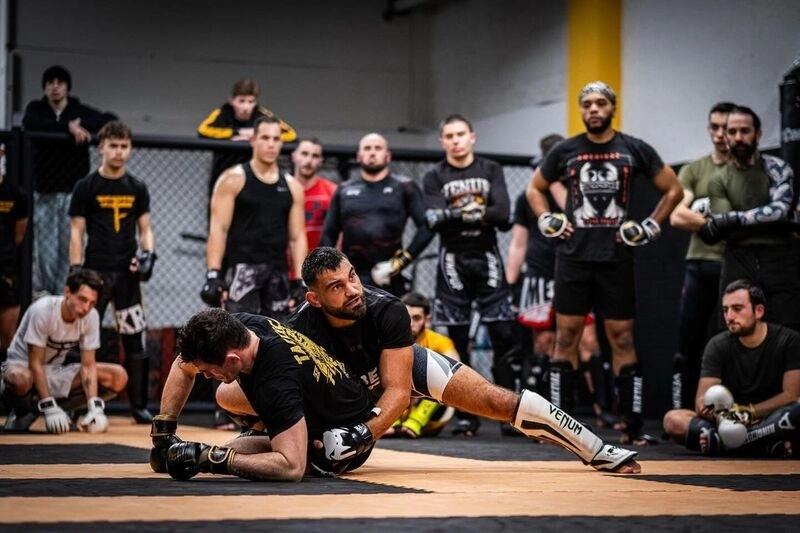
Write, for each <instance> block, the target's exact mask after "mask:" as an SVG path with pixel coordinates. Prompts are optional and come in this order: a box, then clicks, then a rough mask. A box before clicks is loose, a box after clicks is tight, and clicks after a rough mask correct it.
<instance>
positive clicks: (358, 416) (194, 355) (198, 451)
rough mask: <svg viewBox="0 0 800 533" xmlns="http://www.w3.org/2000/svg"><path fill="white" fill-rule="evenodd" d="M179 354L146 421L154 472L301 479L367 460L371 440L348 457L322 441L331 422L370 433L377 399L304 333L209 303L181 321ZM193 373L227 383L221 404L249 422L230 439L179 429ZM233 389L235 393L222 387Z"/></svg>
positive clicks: (343, 469)
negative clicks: (185, 436)
mask: <svg viewBox="0 0 800 533" xmlns="http://www.w3.org/2000/svg"><path fill="white" fill-rule="evenodd" d="M176 353H177V356H176V358H175V360H174V361H173V363H172V368H171V369H170V373H169V376H168V377H167V381H166V383H165V385H164V392H163V394H162V397H161V412H160V414H159V415H157V416H156V417H155V420H154V421H153V426H152V432H151V436H152V437H153V449H152V450H151V454H150V466H151V467H152V469H153V470H154V471H155V472H161V473H163V472H168V473H169V474H170V475H171V476H172V477H173V478H175V479H180V480H185V479H189V478H191V477H193V476H194V475H196V474H197V473H198V472H210V473H212V474H231V475H235V476H239V477H243V478H247V479H252V480H259V481H263V480H277V481H299V480H301V479H302V477H303V475H304V474H311V475H331V476H332V475H338V474H342V473H345V472H348V471H350V470H353V469H355V468H357V467H359V466H361V465H362V464H363V463H364V462H365V461H366V460H367V458H368V457H369V454H370V452H371V451H372V447H373V445H374V443H372V442H369V443H364V445H363V446H360V447H359V448H358V450H355V449H353V450H348V453H346V454H345V455H346V457H341V456H339V457H337V458H335V459H334V458H333V457H331V456H329V455H325V454H324V453H323V451H324V447H323V445H322V443H323V442H328V441H332V440H335V438H336V435H334V434H333V433H331V432H330V431H329V430H330V429H331V428H333V427H336V426H351V427H356V428H360V429H361V431H362V432H366V431H367V430H366V427H365V426H364V425H363V422H364V421H366V420H368V419H369V418H370V416H372V414H373V413H372V411H371V409H372V407H373V405H372V401H371V400H370V398H369V394H368V393H367V390H366V389H365V388H364V387H363V385H362V384H361V383H360V382H359V380H358V378H357V377H356V376H353V375H351V374H350V373H349V371H348V369H347V368H346V367H345V365H344V364H343V363H342V362H341V361H338V360H336V359H335V358H333V357H331V355H330V354H329V353H327V352H326V351H325V349H323V348H322V347H320V346H318V345H316V344H315V343H314V342H313V341H312V340H311V339H309V338H308V337H306V336H305V335H302V334H300V333H298V332H297V331H293V330H291V329H289V328H287V327H285V326H283V325H281V324H280V323H279V322H278V321H276V320H275V319H272V318H269V317H263V316H256V315H251V314H247V313H234V314H231V313H228V312H227V311H224V310H222V309H214V308H212V309H206V310H204V311H201V312H199V313H197V314H196V315H194V316H193V317H192V318H190V319H189V321H188V322H187V323H186V325H185V326H184V327H183V328H181V330H180V332H179V335H178V339H177V342H176ZM199 373H202V374H204V375H205V376H206V377H208V378H214V379H216V380H219V381H221V382H223V385H221V386H220V398H221V399H220V403H221V404H222V405H224V406H225V407H226V409H227V410H228V411H229V412H230V413H232V414H234V415H237V419H238V420H239V421H240V422H242V423H243V424H246V425H247V426H248V431H247V432H246V433H244V434H243V436H240V437H238V438H235V439H233V440H232V441H230V442H229V443H228V444H227V445H226V446H222V447H220V446H209V445H207V444H203V443H199V442H183V441H181V439H180V438H179V437H177V436H176V431H177V420H178V415H179V414H180V412H181V410H182V409H183V406H184V405H185V403H186V400H187V398H188V396H189V392H190V391H191V390H192V386H193V383H194V379H195V376H196V375H197V374H199ZM231 386H232V387H235V389H236V392H237V395H231V394H226V393H225V390H226V387H231ZM231 398H233V399H232V400H231ZM261 430H265V432H264V431H261ZM314 441H317V446H315V445H314ZM340 443H341V441H340ZM318 446H319V447H318Z"/></svg>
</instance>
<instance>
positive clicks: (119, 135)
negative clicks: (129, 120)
mask: <svg viewBox="0 0 800 533" xmlns="http://www.w3.org/2000/svg"><path fill="white" fill-rule="evenodd" d="M132 138H133V131H131V129H130V128H129V127H128V125H127V124H125V123H124V122H121V121H119V120H112V121H111V122H107V123H106V124H105V125H104V126H103V127H102V128H100V131H98V132H97V143H98V144H99V143H102V142H103V141H105V140H106V139H127V140H131V139H132Z"/></svg>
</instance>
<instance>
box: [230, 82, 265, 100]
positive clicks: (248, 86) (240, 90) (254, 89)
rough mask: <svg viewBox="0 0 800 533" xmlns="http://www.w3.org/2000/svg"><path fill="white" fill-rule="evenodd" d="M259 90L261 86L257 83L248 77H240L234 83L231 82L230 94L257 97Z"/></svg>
mask: <svg viewBox="0 0 800 533" xmlns="http://www.w3.org/2000/svg"><path fill="white" fill-rule="evenodd" d="M260 92H261V88H260V87H259V86H258V83H256V82H254V81H253V80H250V79H247V78H245V79H242V80H237V81H236V83H234V84H233V87H232V88H231V96H233V97H237V96H251V95H252V96H255V97H256V98H258V95H259V94H260Z"/></svg>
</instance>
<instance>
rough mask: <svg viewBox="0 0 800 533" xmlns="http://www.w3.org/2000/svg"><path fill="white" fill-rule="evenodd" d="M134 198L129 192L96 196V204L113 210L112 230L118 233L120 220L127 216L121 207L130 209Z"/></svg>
mask: <svg viewBox="0 0 800 533" xmlns="http://www.w3.org/2000/svg"><path fill="white" fill-rule="evenodd" d="M135 199H136V198H135V197H134V196H133V195H131V194H101V195H98V196H97V204H98V205H99V206H100V207H102V208H103V209H111V210H112V211H114V231H116V232H117V233H119V230H120V221H121V220H122V219H123V218H125V217H126V216H128V213H124V212H122V209H130V208H131V207H133V202H134V200H135Z"/></svg>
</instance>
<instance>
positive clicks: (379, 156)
mask: <svg viewBox="0 0 800 533" xmlns="http://www.w3.org/2000/svg"><path fill="white" fill-rule="evenodd" d="M391 160H392V153H391V152H390V151H389V143H388V142H387V141H386V138H384V137H383V136H382V135H379V134H377V133H369V134H367V135H365V136H364V137H362V138H361V141H360V142H359V143H358V152H357V153H356V161H357V162H358V164H359V165H360V167H361V171H360V172H359V175H358V176H357V177H354V178H352V179H350V180H348V181H345V182H344V183H342V184H341V185H340V186H339V188H338V189H336V192H335V193H334V195H333V198H331V204H330V207H329V209H328V214H327V215H326V216H325V225H324V227H323V230H322V238H321V239H320V243H319V244H320V246H336V244H337V242H338V239H339V237H340V236H341V238H342V243H341V248H342V251H343V252H344V253H345V254H346V255H347V256H348V257H349V258H350V261H351V262H352V264H353V266H354V267H355V270H356V273H357V274H358V277H359V278H360V279H361V281H362V283H364V284H366V285H373V286H376V287H381V288H383V289H385V290H388V291H389V292H391V293H393V294H395V295H396V296H402V295H403V294H405V293H406V291H407V288H406V282H405V278H404V277H403V276H401V275H400V272H401V271H402V270H403V269H404V268H405V267H407V266H408V265H409V264H411V262H412V261H413V260H414V259H415V258H417V257H419V255H420V254H421V253H422V251H423V250H424V249H425V247H426V246H428V243H430V242H431V239H433V233H432V232H431V231H430V229H428V226H427V223H426V221H425V209H424V208H423V204H422V190H421V189H420V188H419V186H418V185H417V184H416V183H414V181H413V180H412V179H411V178H408V177H405V176H399V175H397V174H392V173H391V171H390V169H389V163H390V162H391ZM409 218H411V219H412V220H413V221H414V224H415V225H416V226H417V230H416V232H415V234H414V237H413V238H412V239H411V242H410V243H409V244H408V246H404V245H403V231H404V230H405V227H406V223H407V221H408V219H409Z"/></svg>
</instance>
